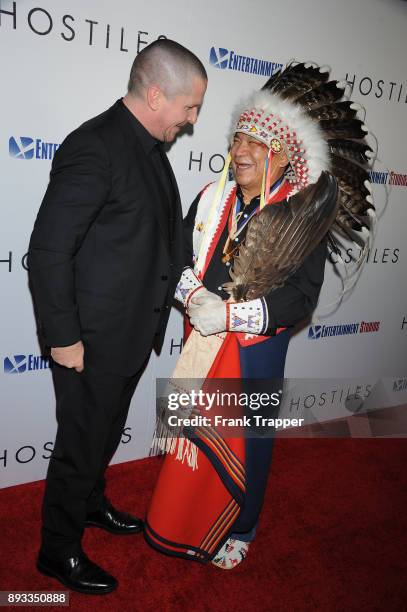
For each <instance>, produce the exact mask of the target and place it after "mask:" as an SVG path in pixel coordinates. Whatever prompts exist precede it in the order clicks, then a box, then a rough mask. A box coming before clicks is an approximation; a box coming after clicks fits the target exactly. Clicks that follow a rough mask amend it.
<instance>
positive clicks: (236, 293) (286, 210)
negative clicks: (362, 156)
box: [223, 172, 338, 302]
mask: <svg viewBox="0 0 407 612" xmlns="http://www.w3.org/2000/svg"><path fill="white" fill-rule="evenodd" d="M337 195H338V187H337V182H336V179H335V177H334V176H333V175H332V174H330V173H329V172H323V173H322V174H321V176H320V178H319V179H318V181H317V182H316V183H314V184H312V185H309V186H308V187H306V188H305V189H303V190H302V191H300V192H299V193H297V194H295V195H293V196H292V197H291V198H289V199H288V200H284V201H282V202H279V203H276V204H273V205H271V206H265V207H264V208H263V210H262V211H261V212H260V213H259V214H258V215H256V216H255V217H253V219H252V220H251V221H250V223H249V225H248V228H247V233H246V238H245V240H244V243H243V244H242V245H241V246H240V248H239V252H238V254H237V255H236V257H235V258H234V262H233V268H232V270H231V271H230V277H231V279H232V282H229V283H226V284H225V285H224V286H223V288H224V289H225V291H227V292H228V293H229V294H230V295H231V296H232V297H233V299H234V300H236V301H239V302H240V301H246V300H251V299H255V298H257V297H261V296H264V295H266V294H267V293H269V292H270V291H271V290H273V289H276V288H277V287H280V286H281V285H283V283H284V282H285V281H286V280H287V278H288V277H289V276H291V275H292V274H293V273H294V272H295V271H296V270H297V269H298V268H299V266H300V265H301V264H302V263H303V261H304V260H305V258H306V257H307V256H308V255H309V254H310V253H311V252H312V251H313V250H314V249H315V247H316V246H317V245H318V243H319V242H320V241H321V240H322V238H323V237H324V236H325V235H326V233H327V232H328V230H329V228H330V226H331V225H332V222H333V220H334V219H335V217H336V214H337V208H338V201H337Z"/></svg>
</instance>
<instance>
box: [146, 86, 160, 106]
mask: <svg viewBox="0 0 407 612" xmlns="http://www.w3.org/2000/svg"><path fill="white" fill-rule="evenodd" d="M162 97H163V93H162V91H161V89H160V88H159V87H158V86H157V85H150V86H149V87H148V88H147V104H148V106H149V107H150V108H151V110H153V111H156V110H158V109H159V108H160V104H161V100H162Z"/></svg>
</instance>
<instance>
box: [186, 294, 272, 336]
mask: <svg viewBox="0 0 407 612" xmlns="http://www.w3.org/2000/svg"><path fill="white" fill-rule="evenodd" d="M208 293H209V292H208ZM200 294H201V292H199V293H197V294H196V296H194V297H193V298H192V299H191V302H190V304H189V307H188V310H187V314H188V316H189V317H190V322H191V325H193V326H194V327H195V329H196V330H197V331H199V332H200V333H201V335H202V336H209V335H211V334H218V333H220V332H223V331H234V332H243V333H247V334H253V335H260V334H264V333H265V332H266V330H267V327H268V310H267V305H266V301H265V299H264V298H258V299H256V300H250V301H249V302H220V303H219V301H218V300H217V301H215V300H212V299H207V298H205V295H202V300H201V299H200ZM212 295H214V294H212Z"/></svg>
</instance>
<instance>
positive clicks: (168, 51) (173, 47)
mask: <svg viewBox="0 0 407 612" xmlns="http://www.w3.org/2000/svg"><path fill="white" fill-rule="evenodd" d="M207 78H208V77H207V74H206V70H205V68H204V65H203V64H202V62H201V61H200V60H199V59H198V58H197V57H196V55H194V54H193V53H192V52H191V51H189V50H188V49H187V48H186V47H183V46H182V45H180V44H179V43H177V42H175V41H173V40H168V39H166V38H163V39H159V40H156V41H155V42H153V43H151V45H148V46H147V47H145V48H144V49H143V50H142V51H141V52H140V53H139V54H138V55H137V57H136V59H135V60H134V62H133V66H132V68H131V71H130V79H129V84H128V92H129V94H131V95H133V96H136V97H137V98H143V97H144V96H145V93H146V91H147V90H148V88H149V87H151V86H158V87H159V88H160V89H161V90H162V92H163V93H164V95H165V96H166V97H167V98H173V97H174V96H176V95H179V94H183V93H186V92H187V91H188V90H189V89H190V87H191V84H192V83H193V81H194V79H201V80H203V81H207Z"/></svg>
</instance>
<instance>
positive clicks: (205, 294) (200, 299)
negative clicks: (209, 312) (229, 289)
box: [188, 285, 222, 308]
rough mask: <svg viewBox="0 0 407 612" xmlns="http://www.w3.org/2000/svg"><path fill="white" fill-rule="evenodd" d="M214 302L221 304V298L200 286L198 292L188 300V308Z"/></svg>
mask: <svg viewBox="0 0 407 612" xmlns="http://www.w3.org/2000/svg"><path fill="white" fill-rule="evenodd" d="M214 302H222V298H221V297H220V295H218V294H217V293H212V291H208V289H207V288H206V287H204V286H203V285H202V287H201V288H200V290H199V291H195V293H194V294H193V295H191V297H190V298H189V300H188V307H189V308H191V306H202V305H203V304H209V303H212V304H213V303H214Z"/></svg>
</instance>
